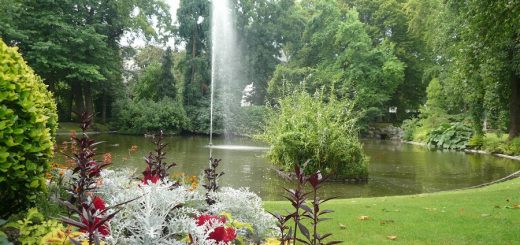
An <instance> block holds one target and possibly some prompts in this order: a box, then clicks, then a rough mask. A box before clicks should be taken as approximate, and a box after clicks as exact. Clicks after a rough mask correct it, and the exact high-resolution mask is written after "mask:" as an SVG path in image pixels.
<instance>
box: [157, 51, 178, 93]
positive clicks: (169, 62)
mask: <svg viewBox="0 0 520 245" xmlns="http://www.w3.org/2000/svg"><path fill="white" fill-rule="evenodd" d="M172 69H173V57H172V49H171V48H170V47H168V48H167V49H166V52H164V54H163V57H162V63H161V76H160V77H159V81H158V83H157V95H158V97H159V99H162V98H164V97H170V98H172V99H175V97H176V96H177V88H176V87H175V80H174V77H173V72H172Z"/></svg>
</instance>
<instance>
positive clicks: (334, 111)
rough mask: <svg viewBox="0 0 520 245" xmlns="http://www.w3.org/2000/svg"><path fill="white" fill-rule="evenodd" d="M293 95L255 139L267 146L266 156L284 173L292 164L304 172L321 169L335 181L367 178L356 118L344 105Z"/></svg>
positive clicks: (350, 109) (342, 103) (347, 104)
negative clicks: (301, 167) (303, 166)
mask: <svg viewBox="0 0 520 245" xmlns="http://www.w3.org/2000/svg"><path fill="white" fill-rule="evenodd" d="M322 99H323V98H322V97H321V96H317V97H312V96H310V95H309V94H307V93H304V92H296V93H295V94H293V95H290V96H287V97H285V98H283V99H281V100H280V105H279V108H278V110H277V111H273V112H272V115H271V117H270V119H269V120H268V122H267V125H266V130H265V132H264V133H263V134H261V135H259V136H258V138H259V139H261V140H264V141H265V142H267V143H269V144H270V145H271V149H270V150H269V151H268V153H267V156H268V158H269V159H270V160H271V162H272V163H274V164H275V165H277V166H279V167H281V168H282V169H283V170H285V171H289V170H292V169H293V167H294V166H295V164H303V163H304V162H306V161H307V160H310V162H309V164H308V165H307V166H306V168H305V171H306V172H307V173H313V172H316V171H318V170H321V171H322V172H324V173H325V174H327V175H330V174H332V175H334V177H337V178H359V179H365V178H367V176H368V170H367V159H366V157H365V155H364V154H363V151H362V149H361V144H360V143H359V140H358V138H357V137H358V129H357V127H356V126H355V125H356V121H357V118H358V116H356V115H355V114H354V113H353V111H352V108H353V106H352V105H351V104H349V103H348V102H340V101H337V100H336V99H334V98H330V99H329V100H330V101H329V102H328V103H324V102H323V100H322Z"/></svg>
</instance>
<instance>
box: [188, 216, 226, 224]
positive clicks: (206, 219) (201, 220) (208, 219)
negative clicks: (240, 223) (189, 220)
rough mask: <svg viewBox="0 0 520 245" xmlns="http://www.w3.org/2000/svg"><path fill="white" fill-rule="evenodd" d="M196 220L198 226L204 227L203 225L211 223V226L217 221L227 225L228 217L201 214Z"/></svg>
mask: <svg viewBox="0 0 520 245" xmlns="http://www.w3.org/2000/svg"><path fill="white" fill-rule="evenodd" d="M195 218H196V219H197V225H198V226H202V225H204V224H206V223H207V222H210V224H211V223H213V222H215V221H220V222H221V223H223V224H225V223H226V217H223V216H218V215H209V214H201V215H199V216H197V217H195Z"/></svg>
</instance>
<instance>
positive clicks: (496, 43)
mask: <svg viewBox="0 0 520 245" xmlns="http://www.w3.org/2000/svg"><path fill="white" fill-rule="evenodd" d="M448 5H449V6H450V7H451V8H452V9H454V11H456V13H458V14H459V15H460V20H461V22H462V24H463V25H462V28H463V29H462V31H461V39H462V41H463V42H464V43H465V44H467V46H466V47H465V49H464V50H463V51H464V52H465V53H464V54H462V55H459V56H457V58H458V59H460V61H461V62H460V63H459V64H462V65H463V66H465V67H466V69H463V71H465V74H467V76H468V77H469V78H472V77H471V74H474V72H475V70H477V71H479V72H480V74H479V77H480V78H479V77H477V78H476V79H470V81H475V83H478V82H479V81H480V80H490V81H493V82H495V83H499V84H501V85H502V87H503V88H507V89H504V90H503V91H502V92H501V95H502V96H503V97H506V98H508V101H509V118H510V119H509V138H510V139H512V138H514V137H517V136H520V28H519V27H520V2H518V1H509V0H496V1H479V0H470V1H463V2H460V1H451V0H450V1H448ZM464 27H465V28H464ZM475 86H478V85H475Z"/></svg>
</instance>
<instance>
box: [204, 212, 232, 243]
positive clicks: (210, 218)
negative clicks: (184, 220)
mask: <svg viewBox="0 0 520 245" xmlns="http://www.w3.org/2000/svg"><path fill="white" fill-rule="evenodd" d="M195 218H196V220H197V222H196V223H197V225H198V226H202V225H204V224H206V223H208V222H209V223H210V224H212V223H216V222H220V223H223V224H225V223H226V218H225V217H223V216H217V215H209V214H202V215H199V216H197V217H195ZM236 237H237V233H236V231H235V229H233V228H231V227H227V228H226V227H224V226H219V227H216V228H215V229H214V230H213V231H212V232H211V233H209V237H208V239H213V240H215V241H217V242H231V241H233V240H235V238H236Z"/></svg>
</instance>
